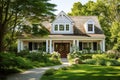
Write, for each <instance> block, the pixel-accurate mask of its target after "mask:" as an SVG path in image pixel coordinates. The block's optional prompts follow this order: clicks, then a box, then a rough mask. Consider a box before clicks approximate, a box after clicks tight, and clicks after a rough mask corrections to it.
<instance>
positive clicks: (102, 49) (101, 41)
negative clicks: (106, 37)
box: [100, 41, 103, 51]
mask: <svg viewBox="0 0 120 80" xmlns="http://www.w3.org/2000/svg"><path fill="white" fill-rule="evenodd" d="M102 47H103V46H102V41H100V50H101V51H103V48H102Z"/></svg>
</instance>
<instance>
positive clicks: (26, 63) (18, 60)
mask: <svg viewBox="0 0 120 80" xmlns="http://www.w3.org/2000/svg"><path fill="white" fill-rule="evenodd" d="M14 62H15V64H16V66H17V67H18V68H20V69H30V68H33V65H32V62H31V61H30V60H28V59H26V58H22V57H15V59H14Z"/></svg>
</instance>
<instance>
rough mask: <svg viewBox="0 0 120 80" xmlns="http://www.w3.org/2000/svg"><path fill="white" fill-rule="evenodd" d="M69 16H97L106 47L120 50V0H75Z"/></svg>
mask: <svg viewBox="0 0 120 80" xmlns="http://www.w3.org/2000/svg"><path fill="white" fill-rule="evenodd" d="M68 14H69V15H71V16H83V15H84V16H98V19H99V21H100V24H101V27H102V29H103V30H104V34H105V35H106V48H107V50H108V49H115V50H120V32H119V31H120V0H97V1H96V2H93V1H89V2H88V3H86V4H84V5H82V4H81V3H80V2H76V3H74V5H73V8H72V9H71V12H70V13H68Z"/></svg>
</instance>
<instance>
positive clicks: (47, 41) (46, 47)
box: [46, 40, 48, 52]
mask: <svg viewBox="0 0 120 80" xmlns="http://www.w3.org/2000/svg"><path fill="white" fill-rule="evenodd" d="M46 52H48V40H46Z"/></svg>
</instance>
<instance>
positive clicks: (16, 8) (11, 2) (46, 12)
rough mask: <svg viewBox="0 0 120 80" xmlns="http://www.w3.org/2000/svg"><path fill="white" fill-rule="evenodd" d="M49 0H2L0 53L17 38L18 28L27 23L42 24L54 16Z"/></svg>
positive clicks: (0, 5)
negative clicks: (37, 22) (35, 22)
mask: <svg viewBox="0 0 120 80" xmlns="http://www.w3.org/2000/svg"><path fill="white" fill-rule="evenodd" d="M48 1H49V0H0V52H2V51H4V50H5V49H6V48H7V47H8V46H9V45H10V44H11V43H12V42H13V41H14V39H15V38H16V36H15V35H16V34H15V33H16V27H17V26H19V25H21V24H24V23H25V21H29V22H33V21H39V22H42V21H44V20H46V19H48V17H50V16H52V15H54V14H53V11H55V9H54V7H55V6H56V5H55V4H51V3H49V2H48Z"/></svg>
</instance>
